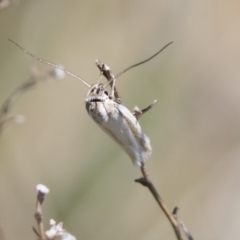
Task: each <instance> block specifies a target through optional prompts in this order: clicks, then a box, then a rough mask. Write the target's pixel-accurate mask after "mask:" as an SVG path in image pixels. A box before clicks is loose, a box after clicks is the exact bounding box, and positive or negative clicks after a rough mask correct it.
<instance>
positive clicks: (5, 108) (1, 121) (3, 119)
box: [0, 70, 55, 136]
mask: <svg viewBox="0 0 240 240" xmlns="http://www.w3.org/2000/svg"><path fill="white" fill-rule="evenodd" d="M54 74H55V72H54V70H50V71H48V72H46V73H44V74H38V73H34V74H32V76H30V77H29V78H28V79H27V80H26V81H25V82H23V83H22V84H20V85H19V86H17V87H16V88H15V89H14V90H13V91H12V92H11V93H10V95H9V96H8V97H7V98H6V100H5V101H4V102H3V104H2V106H1V108H0V136H1V134H2V132H3V130H4V128H5V125H6V124H7V123H10V122H15V123H19V122H22V120H23V116H21V115H11V114H10V111H11V109H12V107H13V105H14V104H15V102H16V101H17V100H18V99H19V98H20V97H21V96H22V95H24V93H25V92H27V91H28V90H29V89H30V88H32V87H33V86H35V84H37V83H38V82H41V81H44V80H46V79H48V78H49V77H55V75H54Z"/></svg>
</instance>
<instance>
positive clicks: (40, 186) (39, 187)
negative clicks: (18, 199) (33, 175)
mask: <svg viewBox="0 0 240 240" xmlns="http://www.w3.org/2000/svg"><path fill="white" fill-rule="evenodd" d="M36 190H37V191H38V192H40V193H42V194H44V195H46V194H48V193H49V192H50V190H49V189H48V188H47V187H46V186H45V185H43V184H38V185H37V186H36Z"/></svg>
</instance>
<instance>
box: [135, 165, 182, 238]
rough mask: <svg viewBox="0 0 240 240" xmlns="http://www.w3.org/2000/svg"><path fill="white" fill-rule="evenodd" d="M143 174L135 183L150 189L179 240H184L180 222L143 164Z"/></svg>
mask: <svg viewBox="0 0 240 240" xmlns="http://www.w3.org/2000/svg"><path fill="white" fill-rule="evenodd" d="M141 172H142V175H143V177H141V178H139V179H136V180H135V182H138V183H141V184H142V185H143V186H145V187H147V188H148V189H149V191H150V192H151V193H152V195H153V197H154V198H155V200H156V201H157V203H158V205H159V206H160V208H161V209H162V211H163V212H164V214H165V216H166V217H167V219H168V220H169V222H170V223H171V225H172V227H173V230H174V232H175V235H176V237H177V239H178V240H183V238H182V235H181V230H180V225H179V223H178V221H177V220H176V218H175V217H174V215H173V214H172V213H171V211H170V210H169V209H168V207H167V205H166V204H165V202H164V201H163V199H162V197H161V196H160V195H159V193H158V191H157V190H156V188H155V186H154V184H153V183H152V181H151V180H150V179H149V176H148V174H147V171H146V167H145V165H144V164H142V166H141Z"/></svg>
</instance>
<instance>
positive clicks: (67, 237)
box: [45, 219, 76, 240]
mask: <svg viewBox="0 0 240 240" xmlns="http://www.w3.org/2000/svg"><path fill="white" fill-rule="evenodd" d="M50 226H51V228H50V229H49V230H48V231H46V232H45V235H46V236H47V238H48V239H54V238H56V237H59V238H60V239H61V240H76V238H75V237H74V236H73V235H72V234H70V233H68V232H67V231H66V230H65V229H63V228H62V226H63V223H62V222H60V223H58V224H56V222H55V221H54V220H53V219H51V220H50Z"/></svg>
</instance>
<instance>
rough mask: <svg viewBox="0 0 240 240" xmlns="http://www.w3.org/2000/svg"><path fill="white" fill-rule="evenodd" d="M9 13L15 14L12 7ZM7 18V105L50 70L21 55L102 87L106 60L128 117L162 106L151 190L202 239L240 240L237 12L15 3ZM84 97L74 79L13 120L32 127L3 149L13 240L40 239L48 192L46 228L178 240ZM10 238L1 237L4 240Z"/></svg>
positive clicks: (7, 227)
mask: <svg viewBox="0 0 240 240" xmlns="http://www.w3.org/2000/svg"><path fill="white" fill-rule="evenodd" d="M5 1H7V0H5ZM1 8H2V9H1V10H0V103H3V102H4V100H5V99H6V98H7V97H8V96H9V94H10V93H11V92H12V91H13V89H14V88H16V87H17V86H18V85H20V84H21V83H23V82H24V81H25V80H26V79H28V78H29V76H30V74H31V71H32V69H33V68H38V71H39V72H40V73H44V72H46V71H48V70H49V69H51V68H50V67H49V66H46V65H44V64H42V63H39V62H36V61H34V60H33V59H32V58H31V57H29V56H28V55H26V54H25V53H24V52H22V51H21V50H19V49H18V48H16V47H15V46H14V45H13V44H11V43H10V42H9V41H8V40H7V39H8V38H11V39H13V40H15V41H16V42H17V43H19V44H20V45H22V46H23V47H25V48H26V49H28V50H29V51H31V52H32V53H34V54H36V55H38V56H40V57H42V58H44V59H46V60H48V61H51V62H54V63H57V64H62V65H64V66H65V67H66V68H67V69H69V70H71V71H72V72H74V73H75V74H77V75H79V76H81V77H82V78H83V79H84V80H85V81H87V82H88V83H90V84H92V83H96V82H97V80H98V78H99V71H98V69H97V67H96V66H95V64H94V61H95V59H96V58H99V59H100V60H101V61H103V62H105V63H107V64H108V65H109V66H110V67H111V69H112V70H113V72H114V73H115V74H116V73H118V72H120V71H121V70H123V69H124V68H126V67H128V66H129V65H131V64H133V63H136V62H139V61H141V60H143V59H146V58H147V57H149V56H151V55H152V54H154V53H155V52H157V51H158V50H159V49H160V48H162V47H163V46H164V45H165V44H167V43H168V42H170V41H174V44H172V45H171V46H169V47H168V48H167V49H166V50H164V52H162V53H161V54H160V55H159V56H157V57H156V58H154V59H153V60H151V61H150V62H148V63H146V64H144V65H142V66H139V67H137V68H134V69H132V70H131V71H129V72H127V73H125V74H124V75H123V76H121V78H119V79H117V85H118V88H119V91H120V93H121V95H122V98H123V102H124V104H125V106H127V107H128V108H129V109H130V110H132V109H133V107H134V106H136V105H137V106H138V107H140V108H144V107H146V106H148V105H149V104H150V103H151V102H152V101H153V100H154V99H158V102H157V104H156V105H155V106H154V108H153V109H152V110H151V111H150V112H149V113H147V114H146V115H144V116H143V117H142V118H141V119H140V123H141V126H142V128H143V130H144V132H145V133H146V134H147V135H148V136H149V137H150V139H151V142H152V147H153V154H152V156H151V158H150V159H149V161H148V162H147V168H148V171H149V174H150V177H151V179H152V181H153V182H154V183H155V185H156V187H157V189H158V190H159V192H160V193H161V195H162V197H163V199H164V200H165V201H166V203H167V205H168V207H169V208H170V209H173V208H174V207H175V206H178V207H179V208H180V211H179V218H180V219H181V220H183V221H184V222H185V224H186V226H187V227H188V229H189V230H190V231H191V233H192V235H193V236H194V237H195V239H205V240H221V239H231V240H233V239H239V236H240V230H239V224H240V207H239V203H240V191H239V182H240V161H239V159H240V79H239V78H240V67H239V62H240V45H239V42H240V31H239V26H240V14H239V12H240V2H239V1H233V0H230V1H213V0H210V1H176V0H170V1H169V0H168V1H167V0H150V1H124V0H121V1H104V0H102V1H77V0H75V1H63V0H48V1H45V0H31V1H30V0H19V1H13V2H10V6H8V7H6V8H3V5H1ZM86 93H87V88H86V86H84V85H83V84H82V83H81V82H79V81H78V80H76V79H74V78H72V77H70V76H66V78H65V79H64V80H62V81H58V80H56V79H54V78H52V79H48V80H47V81H42V82H39V83H38V84H37V85H36V86H35V87H34V88H33V89H31V90H29V91H28V92H26V93H25V94H24V95H23V96H22V97H21V98H20V99H19V100H18V101H17V102H16V103H15V104H14V106H13V109H12V111H11V113H12V114H22V115H24V116H25V118H26V121H25V123H24V124H21V125H19V124H8V125H6V128H4V131H3V133H2V135H1V137H0V191H1V195H0V225H1V234H2V235H4V240H10V239H11V240H13V239H19V238H21V239H35V238H36V236H35V235H34V233H33V232H32V230H31V226H33V225H35V219H34V218H33V214H34V211H35V199H36V191H35V186H36V184H38V183H43V184H45V185H47V186H48V187H49V188H50V190H51V192H50V194H49V195H48V196H47V198H46V201H45V202H44V206H43V212H44V223H45V226H46V228H48V226H49V219H50V218H53V219H55V220H56V221H57V222H59V221H63V222H64V228H65V229H67V230H68V231H69V232H70V233H72V234H73V235H75V236H76V237H77V239H98V240H107V239H114V240H120V239H121V240H125V239H126V240H127V239H138V240H146V239H148V240H150V239H152V240H154V239H176V237H175V235H174V233H173V230H172V228H171V226H170V224H169V222H168V221H167V219H166V217H165V216H164V215H163V213H162V211H161V210H160V209H159V207H158V206H157V204H156V202H155V201H154V199H153V198H152V196H151V195H150V193H149V192H148V190H147V189H145V188H143V187H142V186H140V185H137V184H136V183H134V179H136V178H139V177H140V176H141V174H140V171H139V170H138V169H135V168H134V167H133V165H132V163H131V161H130V159H129V157H128V156H127V155H126V154H125V153H124V152H123V151H122V150H121V149H120V148H119V147H118V146H117V145H116V144H115V143H114V142H113V141H112V140H111V139H110V138H109V137H108V136H107V135H105V133H103V132H102V131H101V130H100V129H99V128H98V126H96V125H95V124H94V123H93V121H92V120H91V119H90V118H89V116H88V114H87V112H86V110H85V106H84V99H85V97H86ZM2 238H3V237H2Z"/></svg>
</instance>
